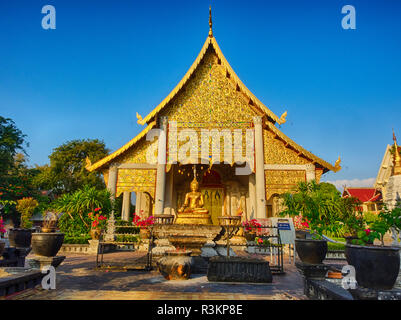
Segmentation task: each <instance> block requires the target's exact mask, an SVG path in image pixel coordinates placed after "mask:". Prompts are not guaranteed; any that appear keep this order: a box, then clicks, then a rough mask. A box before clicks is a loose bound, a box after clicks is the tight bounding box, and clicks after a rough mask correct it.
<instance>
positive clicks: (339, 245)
mask: <svg viewBox="0 0 401 320" xmlns="http://www.w3.org/2000/svg"><path fill="white" fill-rule="evenodd" d="M327 250H328V251H333V250H341V251H344V250H345V244H342V243H333V242H327Z"/></svg>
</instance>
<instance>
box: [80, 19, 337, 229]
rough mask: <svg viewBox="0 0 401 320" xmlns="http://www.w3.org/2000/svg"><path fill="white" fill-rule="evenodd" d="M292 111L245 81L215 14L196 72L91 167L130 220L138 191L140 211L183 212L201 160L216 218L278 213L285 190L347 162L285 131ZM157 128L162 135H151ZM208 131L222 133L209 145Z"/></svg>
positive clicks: (201, 174) (202, 185) (208, 200)
mask: <svg viewBox="0 0 401 320" xmlns="http://www.w3.org/2000/svg"><path fill="white" fill-rule="evenodd" d="M286 115H287V113H286V112H284V113H283V114H282V115H281V116H280V117H278V116H276V115H275V114H274V113H273V112H272V111H271V110H270V109H269V108H267V107H266V106H265V105H264V104H263V103H262V102H261V101H259V100H258V99H257V98H256V97H255V96H254V95H253V94H252V93H251V91H250V90H249V89H248V88H247V87H246V86H245V85H244V84H243V83H242V82H241V80H240V79H239V78H238V76H237V75H236V74H235V72H234V70H233V69H232V68H231V66H230V65H229V63H228V61H227V60H226V58H225V57H224V55H223V53H222V52H221V50H220V48H219V46H218V44H217V41H216V39H215V37H214V35H213V30H212V21H211V15H210V20H209V34H208V37H207V39H206V41H205V43H204V45H203V47H202V49H201V51H200V53H199V55H198V57H197V58H196V60H195V61H194V63H193V64H192V66H191V67H190V69H189V70H188V72H187V73H186V74H185V76H184V77H183V78H182V80H181V81H180V82H179V83H178V84H177V86H176V87H175V88H174V89H173V90H172V91H171V93H170V94H169V95H168V96H167V97H166V98H165V99H164V100H163V101H162V102H161V103H160V104H159V105H158V106H157V107H156V108H155V109H154V110H153V111H151V112H150V113H149V114H148V115H147V116H146V117H142V116H140V115H139V114H137V117H138V124H140V125H143V126H145V127H144V129H143V131H142V132H141V133H140V134H139V135H138V136H136V137H135V138H134V139H132V140H131V141H129V142H128V143H127V144H126V145H124V146H123V147H122V148H120V149H118V150H116V151H115V152H113V153H112V154H110V155H109V156H107V157H105V158H103V159H101V160H100V161H98V162H96V163H94V164H92V163H91V162H90V160H89V159H88V160H87V166H86V168H87V169H88V170H89V171H94V170H97V171H99V172H101V173H102V174H103V176H104V178H105V182H106V185H107V187H108V189H109V190H110V191H111V192H112V194H113V195H114V196H116V197H118V196H120V195H121V194H123V197H124V201H123V202H124V204H123V213H122V217H123V218H124V219H126V220H127V219H128V216H129V210H130V209H129V204H130V193H131V192H135V193H136V212H137V214H142V215H144V216H149V215H153V214H173V215H176V214H177V210H178V208H180V207H181V205H182V203H183V201H184V197H185V194H186V192H187V191H188V190H189V184H190V182H191V180H192V179H193V178H194V176H193V166H194V165H195V166H196V172H197V177H196V179H197V180H198V181H199V185H200V191H201V193H202V194H203V197H204V199H205V208H207V209H208V211H209V213H210V214H211V218H212V222H213V224H217V223H218V220H217V217H218V216H221V215H236V214H240V213H242V214H243V217H244V219H251V218H267V217H271V216H275V215H276V214H277V213H278V211H279V210H280V201H279V195H280V194H282V193H284V192H287V191H290V190H292V188H293V187H294V186H295V185H296V183H297V182H299V181H309V180H313V179H315V180H317V181H320V178H321V176H322V174H324V173H326V172H328V171H330V170H331V171H334V172H336V171H338V170H340V169H341V167H340V165H339V164H340V159H339V160H337V162H336V164H335V165H331V164H330V163H328V162H326V161H324V160H322V159H320V158H319V157H317V156H315V155H313V154H312V153H310V152H308V151H307V150H305V149H304V148H302V147H301V146H300V145H298V144H296V143H295V142H294V141H292V140H291V139H290V138H288V137H287V136H286V135H284V134H283V133H282V132H281V131H280V130H279V129H278V128H277V127H276V125H277V124H280V125H281V124H284V123H285V121H286V119H285V118H286ZM154 131H156V132H157V133H158V136H154V137H153V139H149V135H151V133H152V132H154ZM187 131H188V132H190V134H188V135H185V134H183V133H185V132H187ZM203 132H209V133H210V132H217V133H219V134H221V136H219V138H218V142H217V143H214V142H212V143H211V142H210V139H209V138H207V140H206V145H207V146H208V148H207V150H206V152H205V150H203V149H204V148H203V149H202V147H204V146H205V144H202V139H203V138H202V134H203ZM191 134H192V136H191ZM226 138H227V140H224V139H226ZM175 141H177V143H175ZM226 141H228V143H226ZM203 142H204V141H203ZM220 142H221V143H220ZM213 143H214V144H213ZM209 147H210V148H209ZM213 148H214V149H213ZM216 148H217V149H218V152H217V155H216V152H215V151H216ZM201 149H202V150H201ZM180 150H184V153H185V156H186V161H182V158H183V155H182V154H181V157H180V156H179V153H180V152H181V151H180ZM248 151H249V152H248ZM189 154H191V155H195V156H189ZM150 155H151V157H150ZM234 155H236V156H237V158H238V156H239V157H240V158H242V160H244V162H246V163H248V164H249V168H250V170H249V172H248V173H247V174H238V171H237V169H238V168H241V167H244V165H240V164H239V163H238V162H236V161H235V160H236V157H235V156H234ZM150 158H152V159H157V160H156V161H150Z"/></svg>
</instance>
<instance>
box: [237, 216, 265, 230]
mask: <svg viewBox="0 0 401 320" xmlns="http://www.w3.org/2000/svg"><path fill="white" fill-rule="evenodd" d="M242 225H243V226H244V229H245V231H246V232H256V231H261V230H262V225H261V224H260V223H259V222H258V220H256V219H251V220H249V221H248V220H246V221H244V222H243V223H242Z"/></svg>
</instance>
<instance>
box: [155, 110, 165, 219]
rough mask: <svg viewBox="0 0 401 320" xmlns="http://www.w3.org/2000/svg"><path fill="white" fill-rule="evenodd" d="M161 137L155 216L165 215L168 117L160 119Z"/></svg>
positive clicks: (159, 141) (159, 140) (158, 153)
mask: <svg viewBox="0 0 401 320" xmlns="http://www.w3.org/2000/svg"><path fill="white" fill-rule="evenodd" d="M160 130H161V131H160V135H159V138H158V149H157V150H158V151H157V176H156V194H155V214H163V211H164V191H165V184H166V153H167V117H160Z"/></svg>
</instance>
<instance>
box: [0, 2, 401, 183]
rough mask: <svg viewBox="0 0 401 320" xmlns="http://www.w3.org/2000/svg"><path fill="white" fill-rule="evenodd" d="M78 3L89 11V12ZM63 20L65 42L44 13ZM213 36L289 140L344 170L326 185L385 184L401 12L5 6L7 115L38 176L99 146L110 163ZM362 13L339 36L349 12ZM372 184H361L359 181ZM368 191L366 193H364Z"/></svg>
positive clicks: (400, 63)
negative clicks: (62, 158)
mask: <svg viewBox="0 0 401 320" xmlns="http://www.w3.org/2000/svg"><path fill="white" fill-rule="evenodd" d="M81 2H82V3H81ZM46 4H51V5H53V6H54V7H55V8H56V30H44V29H42V27H41V20H42V17H43V16H44V15H43V14H42V13H41V9H42V7H43V6H44V5H46ZM210 4H212V8H213V29H214V35H215V37H216V39H217V41H218V43H219V45H220V48H221V49H222V51H223V53H224V55H225V57H226V58H227V60H228V61H229V62H230V64H231V66H232V67H233V69H234V70H235V71H236V73H237V75H238V76H239V77H240V78H241V80H242V81H243V82H244V83H245V85H246V86H247V87H248V88H249V89H250V90H251V91H252V92H253V93H254V94H255V95H256V96H257V97H258V98H259V99H260V100H261V101H262V102H263V103H264V104H265V105H266V106H268V107H269V108H270V109H271V110H272V111H273V112H274V113H275V114H277V115H278V116H280V115H281V114H282V112H284V111H285V110H287V111H288V116H287V123H286V124H284V125H282V126H281V130H282V131H283V132H284V133H285V134H286V135H288V136H289V137H291V138H292V139H293V140H295V142H297V143H298V144H300V145H302V146H303V147H305V148H306V149H307V150H309V151H312V152H313V153H314V154H316V155H317V156H319V157H321V158H323V159H325V160H326V161H329V162H331V163H334V161H335V160H336V159H337V157H338V156H339V155H340V156H341V158H342V166H343V170H341V171H340V172H338V173H336V174H334V173H328V174H327V175H325V176H326V177H325V179H326V180H330V181H335V180H345V181H349V180H353V179H358V180H357V182H356V183H362V184H363V183H366V181H367V180H366V179H371V180H370V181H372V178H373V177H375V176H376V174H377V171H378V169H379V165H380V161H381V158H382V156H383V153H384V151H385V149H386V145H387V144H391V143H392V132H391V130H392V128H394V129H395V132H396V135H398V136H399V137H400V138H399V139H400V140H401V126H400V118H401V59H400V56H401V19H400V18H401V1H398V0H383V1H379V0H376V1H374V0H370V1H366V0H365V1H356V0H347V1H337V0H326V1H310V0H308V1H302V0H297V1H295V0H294V1H289V0H281V1H246V2H245V1H237V0H230V1H223V0H214V1H206V0H205V1H166V0H164V1H129V0H113V1H112V0H107V1H106V0H105V1H100V0H97V1H90V0H87V1H75V0H69V1H67V0H63V1H58V0H46V1H36V0H26V1H22V0H12V1H11V0H3V1H1V2H0V114H1V115H2V116H5V117H10V118H12V119H13V120H14V121H15V122H16V124H17V126H18V127H19V128H20V129H21V130H22V131H23V132H24V133H26V134H27V136H28V137H27V139H28V141H29V143H30V147H29V148H28V149H27V151H28V154H29V156H30V163H31V164H45V163H47V162H48V156H49V155H50V153H51V152H52V149H53V148H55V147H57V146H59V145H60V144H62V143H64V142H66V141H68V140H72V139H81V138H99V139H102V140H104V141H105V143H106V145H107V147H108V148H109V149H111V150H112V151H114V150H116V149H117V148H119V147H121V146H122V145H124V144H125V143H126V142H127V141H129V140H130V139H132V137H134V136H135V135H136V134H137V133H138V132H139V131H140V130H141V128H142V127H141V126H139V125H138V124H137V123H136V117H135V114H136V112H139V113H140V114H142V115H143V116H144V115H146V114H147V113H148V112H149V111H151V110H152V109H153V108H154V107H155V106H156V105H157V104H159V103H160V102H161V100H163V98H164V97H165V96H166V95H167V94H168V93H169V92H170V91H171V90H172V89H173V88H174V86H175V85H176V84H177V83H178V81H179V80H180V79H181V78H182V76H183V75H184V74H185V73H186V71H187V70H188V68H189V67H190V65H191V64H192V62H193V61H194V59H195V58H196V56H197V54H198V53H199V51H200V49H201V47H202V45H203V43H204V41H205V38H206V36H207V34H208V8H209V5H210ZM346 4H351V5H353V6H354V7H355V9H356V30H344V29H342V27H341V20H342V18H343V16H344V14H342V13H341V8H342V7H343V6H344V5H346ZM362 180H365V181H362ZM358 181H360V182H358Z"/></svg>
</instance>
